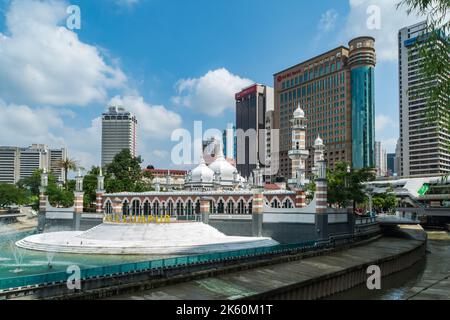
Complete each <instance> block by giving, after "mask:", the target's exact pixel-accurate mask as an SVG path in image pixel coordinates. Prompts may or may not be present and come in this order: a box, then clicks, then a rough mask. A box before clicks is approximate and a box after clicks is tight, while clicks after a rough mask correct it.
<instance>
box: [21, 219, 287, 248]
mask: <svg viewBox="0 0 450 320" xmlns="http://www.w3.org/2000/svg"><path fill="white" fill-rule="evenodd" d="M16 244H17V246H19V247H21V248H25V249H30V250H37V251H47V252H64V253H87V254H114V255H115V254H146V255H147V254H149V255H151V254H155V255H161V254H164V255H165V254H167V255H172V254H198V253H210V252H220V251H229V250H239V249H246V248H255V247H265V246H272V245H276V244H278V243H277V242H276V241H274V240H272V239H270V238H255V237H230V236H226V235H225V234H223V233H221V232H219V231H218V230H217V229H215V228H213V227H211V226H209V225H206V224H204V223H201V222H184V223H167V224H113V223H103V224H101V225H98V226H96V227H94V228H92V229H89V230H87V231H65V232H53V233H43V234H36V235H32V236H29V237H27V238H25V239H22V240H20V241H18V242H17V243H16Z"/></svg>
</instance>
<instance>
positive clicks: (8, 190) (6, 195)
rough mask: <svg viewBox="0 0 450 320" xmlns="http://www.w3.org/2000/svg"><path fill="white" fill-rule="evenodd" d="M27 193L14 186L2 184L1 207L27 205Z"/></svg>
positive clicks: (0, 187) (0, 192) (0, 189)
mask: <svg viewBox="0 0 450 320" xmlns="http://www.w3.org/2000/svg"><path fill="white" fill-rule="evenodd" d="M25 201H26V199H25V192H24V191H23V190H22V189H20V188H18V187H17V186H15V185H12V184H0V207H1V208H4V207H7V206H11V205H13V204H15V205H21V204H23V203H25Z"/></svg>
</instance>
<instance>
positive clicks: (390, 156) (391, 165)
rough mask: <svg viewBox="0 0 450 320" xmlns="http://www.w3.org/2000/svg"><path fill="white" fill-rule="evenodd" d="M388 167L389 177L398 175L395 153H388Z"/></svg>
mask: <svg viewBox="0 0 450 320" xmlns="http://www.w3.org/2000/svg"><path fill="white" fill-rule="evenodd" d="M386 159H387V162H386V166H387V173H388V175H389V176H393V175H394V174H396V172H395V153H388V154H387V155H386Z"/></svg>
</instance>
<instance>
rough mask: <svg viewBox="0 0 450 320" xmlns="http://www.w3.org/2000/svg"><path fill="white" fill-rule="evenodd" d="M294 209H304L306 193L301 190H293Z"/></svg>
mask: <svg viewBox="0 0 450 320" xmlns="http://www.w3.org/2000/svg"><path fill="white" fill-rule="evenodd" d="M295 207H296V208H304V207H306V192H305V191H304V190H303V189H297V190H295Z"/></svg>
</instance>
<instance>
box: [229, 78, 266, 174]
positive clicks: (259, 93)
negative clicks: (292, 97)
mask: <svg viewBox="0 0 450 320" xmlns="http://www.w3.org/2000/svg"><path fill="white" fill-rule="evenodd" d="M235 98H236V130H237V153H236V163H237V166H236V167H237V170H238V171H239V173H240V174H241V175H242V176H243V177H249V176H250V174H251V173H252V172H253V170H254V169H255V168H256V163H257V161H259V163H260V165H261V166H264V165H265V163H263V162H265V159H266V155H265V149H266V148H265V145H266V137H265V134H264V129H265V126H266V119H265V115H266V112H267V111H268V110H273V108H274V107H273V88H271V87H269V86H265V85H261V84H254V85H252V86H250V87H248V88H245V89H243V90H242V91H241V92H239V93H237V94H236V97H235Z"/></svg>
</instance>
